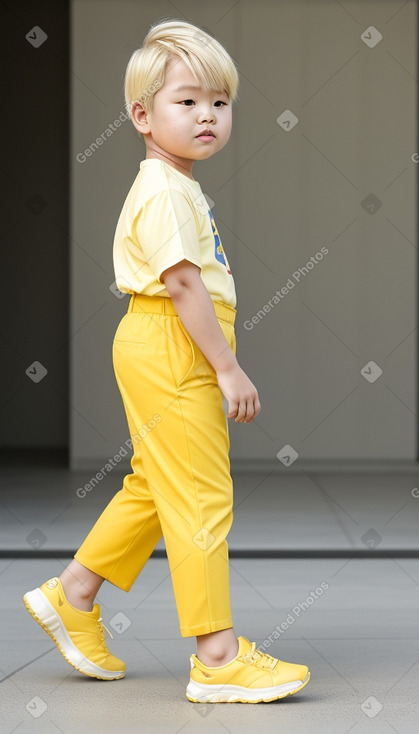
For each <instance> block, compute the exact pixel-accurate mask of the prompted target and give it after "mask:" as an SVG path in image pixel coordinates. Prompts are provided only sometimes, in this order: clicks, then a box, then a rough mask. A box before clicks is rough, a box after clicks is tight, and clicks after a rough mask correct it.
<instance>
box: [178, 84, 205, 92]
mask: <svg viewBox="0 0 419 734" xmlns="http://www.w3.org/2000/svg"><path fill="white" fill-rule="evenodd" d="M183 89H201V87H196V86H194V85H193V84H181V85H180V87H176V89H174V90H173V91H174V92H181V91H182V90H183Z"/></svg>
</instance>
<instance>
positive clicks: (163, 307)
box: [127, 293, 237, 325]
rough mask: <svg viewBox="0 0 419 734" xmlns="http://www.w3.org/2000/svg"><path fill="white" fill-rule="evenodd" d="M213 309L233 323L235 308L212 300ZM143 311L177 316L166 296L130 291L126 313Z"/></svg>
mask: <svg viewBox="0 0 419 734" xmlns="http://www.w3.org/2000/svg"><path fill="white" fill-rule="evenodd" d="M213 304H214V310H215V315H216V316H217V318H219V319H222V320H223V321H227V323H229V324H233V325H234V321H235V318H236V313H237V311H236V309H235V308H233V307H232V306H228V305H227V303H222V302H221V301H214V300H213ZM132 311H134V312H135V311H144V312H145V313H164V314H167V315H168V316H177V315H178V313H177V311H176V308H175V304H174V303H173V301H172V299H171V298H169V297H168V296H145V295H144V294H143V293H131V298H130V302H129V304H128V310H127V313H130V312H132Z"/></svg>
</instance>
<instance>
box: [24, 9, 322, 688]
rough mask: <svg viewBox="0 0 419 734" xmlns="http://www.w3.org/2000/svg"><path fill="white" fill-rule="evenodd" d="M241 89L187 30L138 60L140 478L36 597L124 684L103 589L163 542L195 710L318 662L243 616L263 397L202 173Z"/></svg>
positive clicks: (76, 654)
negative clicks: (238, 597)
mask: <svg viewBox="0 0 419 734" xmlns="http://www.w3.org/2000/svg"><path fill="white" fill-rule="evenodd" d="M237 89H238V74H237V71H236V68H235V65H234V62H233V60H232V59H231V57H230V56H229V55H228V53H227V52H226V50H225V49H224V48H223V46H221V44H219V43H218V42H217V41H216V40H215V39H214V38H212V37H211V36H210V35H209V34H208V33H206V32H205V31H204V30H202V29H200V28H199V27H197V26H194V25H192V24H190V23H186V22H183V21H178V20H166V21H162V22H160V23H157V24H155V25H154V26H152V27H151V29H150V30H149V32H148V34H147V36H146V38H145V39H144V44H143V47H142V48H141V49H139V50H137V51H135V52H134V53H133V55H132V57H131V59H130V61H129V64H128V67H127V70H126V76H125V100H126V107H127V109H128V110H129V112H130V116H131V120H132V122H133V124H134V126H135V128H136V129H137V130H138V131H139V132H140V133H141V134H142V135H143V138H144V141H145V146H146V157H145V160H143V161H141V163H140V170H139V172H138V174H137V176H136V178H135V180H134V183H133V185H132V187H131V189H130V191H129V193H128V195H127V198H126V200H125V203H124V206H123V209H122V212H121V214H120V217H119V220H118V224H117V228H116V233H115V240H114V251H113V253H114V266H115V276H116V284H117V286H118V288H119V289H120V290H121V291H123V292H127V293H130V294H131V298H130V302H129V306H128V311H127V313H126V314H125V315H124V316H123V318H122V320H121V321H120V323H119V325H118V328H117V331H116V334H115V338H114V343H113V365H114V370H115V375H116V380H117V383H118V387H119V389H120V391H121V396H122V400H123V403H124V407H125V411H126V416H127V422H128V426H129V430H130V435H131V438H132V441H133V447H134V455H133V457H132V461H131V465H132V469H133V473H132V474H129V475H127V476H126V477H125V478H124V481H123V488H122V489H121V490H120V491H119V492H117V493H116V494H115V496H114V497H113V499H112V500H111V502H110V503H109V504H108V506H107V507H106V508H105V510H104V511H103V513H102V514H101V516H100V517H99V519H98V521H97V522H96V524H95V525H94V527H93V528H92V530H91V531H90V533H89V534H88V536H87V538H86V539H85V540H84V542H83V543H82V545H81V546H80V548H79V550H78V551H77V553H76V554H75V556H74V559H73V560H72V561H71V563H70V564H69V565H68V567H67V568H66V569H65V570H64V571H63V573H62V574H61V576H60V577H53V578H51V579H49V580H48V581H46V582H45V583H44V584H42V586H40V587H38V588H37V589H34V590H33V591H30V592H27V593H26V594H25V595H24V597H23V599H24V602H25V605H26V607H27V609H28V611H29V612H30V614H31V615H32V616H33V617H34V618H35V620H36V621H37V622H38V623H39V624H40V625H41V626H42V627H43V629H44V630H45V631H46V632H48V634H49V635H50V636H51V637H52V639H53V640H54V642H55V643H56V644H57V646H58V648H59V650H60V652H61V653H62V654H63V655H64V657H65V658H66V660H67V661H68V662H69V663H70V664H71V665H73V666H74V667H75V668H76V669H77V670H79V671H80V672H82V673H85V674H86V675H89V676H92V677H96V678H102V679H107V680H113V679H117V678H123V677H124V675H125V667H126V666H125V664H124V663H123V662H122V661H121V660H119V659H118V658H116V657H114V656H113V655H111V654H110V652H109V650H108V649H107V646H106V642H105V638H104V632H103V627H104V625H103V623H102V618H101V617H100V606H99V604H94V599H95V596H96V594H97V592H98V590H99V588H100V586H101V584H102V582H103V581H104V580H105V579H107V580H108V581H109V582H111V583H113V584H114V585H115V586H117V587H119V588H120V589H123V590H124V591H129V589H130V588H131V586H132V584H133V583H134V581H135V579H136V578H137V576H138V575H139V573H140V571H141V570H142V568H143V567H144V565H145V563H146V562H147V560H148V558H149V557H150V555H151V553H152V551H153V549H154V547H155V546H156V544H157V542H158V540H159V539H160V538H161V536H162V535H163V536H164V539H165V545H166V551H167V557H168V562H169V566H170V571H171V578H172V583H173V589H174V594H175V599H176V604H177V610H178V616H179V622H180V631H181V635H182V636H183V637H188V636H193V635H195V636H196V638H197V653H196V655H195V654H191V656H190V663H191V671H190V681H189V684H188V686H187V689H186V696H187V698H188V699H189V700H190V701H194V702H234V701H242V702H249V703H251V702H259V701H271V700H274V699H277V698H283V697H284V696H288V695H290V694H293V693H296V692H297V691H299V690H300V689H301V688H303V687H304V686H305V685H306V684H307V683H308V681H309V679H310V673H309V671H308V668H307V666H305V665H298V664H292V663H286V662H283V661H281V660H278V659H276V658H273V657H272V656H270V655H268V654H266V653H263V652H261V651H258V650H257V649H256V647H255V643H254V642H250V641H249V640H248V639H247V638H246V637H244V636H239V637H236V634H235V632H234V628H233V621H232V617H231V608H230V590H229V560H228V546H227V541H226V536H227V534H228V532H229V530H230V527H231V523H232V519H233V513H232V506H233V491H232V479H231V475H230V464H229V457H228V452H229V436H228V424H227V420H226V416H225V413H224V409H223V402H222V401H223V395H224V397H225V398H226V400H227V402H228V418H234V419H235V421H236V422H237V423H250V422H251V421H252V420H253V419H254V418H256V416H257V415H258V414H259V412H260V402H259V397H258V393H257V390H256V388H255V386H254V385H253V383H252V382H251V381H250V379H249V378H248V377H247V375H246V374H245V372H244V371H243V370H242V369H241V367H240V366H239V364H238V362H237V359H236V356H235V354H236V341H235V332H234V319H235V315H236V309H235V306H236V293H235V288H234V281H233V276H232V273H231V271H230V267H229V264H228V260H227V257H226V254H225V252H224V250H223V246H222V244H221V240H220V236H219V233H218V231H217V227H216V224H215V221H214V217H213V215H212V212H211V210H210V208H209V207H208V204H207V202H206V200H205V199H204V197H203V194H202V191H201V187H200V185H199V183H198V182H197V181H196V180H195V179H194V178H193V176H192V166H193V164H194V161H196V160H204V159H206V158H210V157H211V156H213V155H215V153H217V152H218V151H219V150H221V149H222V148H223V147H224V146H225V144H226V143H227V141H228V139H229V137H230V133H231V125H232V109H231V105H232V102H233V101H234V100H235V98H236V95H237ZM145 427H146V428H147V430H146V428H145ZM108 631H109V630H108Z"/></svg>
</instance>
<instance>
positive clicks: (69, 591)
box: [59, 559, 104, 612]
mask: <svg viewBox="0 0 419 734" xmlns="http://www.w3.org/2000/svg"><path fill="white" fill-rule="evenodd" d="M59 579H60V581H61V584H62V587H63V589H64V594H65V595H66V598H67V600H68V601H69V602H70V604H72V605H73V606H74V607H76V609H80V610H82V611H84V612H91V611H92V609H93V603H94V600H95V596H96V594H97V592H98V590H99V588H100V586H101V584H102V582H103V581H104V579H103V578H102V577H101V576H98V575H97V574H95V573H94V572H93V571H90V570H89V569H88V568H86V567H85V566H83V565H82V564H80V563H79V562H78V561H76V560H75V559H73V561H71V563H70V565H69V566H67V568H65V569H64V571H63V572H62V574H61V576H60V577H59Z"/></svg>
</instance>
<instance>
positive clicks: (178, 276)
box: [160, 260, 260, 423]
mask: <svg viewBox="0 0 419 734" xmlns="http://www.w3.org/2000/svg"><path fill="white" fill-rule="evenodd" d="M160 279H161V281H162V282H163V283H164V285H165V287H166V289H167V291H168V293H169V295H170V297H171V299H172V301H173V303H174V305H175V308H176V311H177V313H178V315H179V318H180V320H181V321H182V323H183V325H184V326H185V328H186V330H187V331H188V333H189V334H190V335H191V337H192V339H193V340H194V341H195V342H196V344H197V345H198V347H199V348H200V350H201V352H202V353H203V355H204V356H205V357H206V358H207V360H208V362H209V363H210V364H211V365H212V366H213V368H214V370H215V372H216V373H217V380H218V384H219V386H220V388H221V391H222V392H223V394H224V396H225V397H226V399H227V400H228V404H229V411H228V417H229V418H232V417H235V418H236V422H237V423H241V422H243V421H244V422H246V423H250V421H251V420H253V419H254V418H256V416H257V415H258V414H259V412H260V402H259V397H258V393H257V390H256V388H255V386H254V385H253V383H252V382H251V381H250V380H249V378H248V377H247V375H246V374H245V372H243V370H242V369H241V367H240V366H239V363H238V362H237V359H236V357H235V355H234V353H233V351H232V349H231V347H230V345H229V343H228V342H227V339H226V338H225V336H224V334H223V331H222V329H221V327H220V325H219V323H218V321H217V317H216V315H215V311H214V306H213V303H212V299H211V296H210V294H209V293H208V290H207V289H206V287H205V285H204V283H203V282H202V279H201V274H200V269H199V268H198V266H197V265H194V264H193V263H191V262H189V261H188V260H182V261H181V262H179V263H177V264H176V265H173V266H172V267H171V268H167V270H164V271H163V273H162V274H161V277H160Z"/></svg>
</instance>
